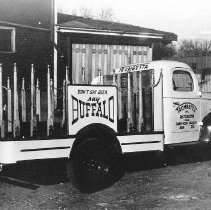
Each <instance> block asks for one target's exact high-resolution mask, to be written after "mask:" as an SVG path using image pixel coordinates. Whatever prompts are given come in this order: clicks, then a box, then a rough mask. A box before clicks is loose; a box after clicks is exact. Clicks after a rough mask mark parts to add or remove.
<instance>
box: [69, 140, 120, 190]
mask: <svg viewBox="0 0 211 210" xmlns="http://www.w3.org/2000/svg"><path fill="white" fill-rule="evenodd" d="M118 159H119V158H118V157H117V155H116V154H112V152H111V151H110V149H109V147H108V145H106V144H104V143H102V142H101V141H99V140H97V139H95V138H92V139H91V140H90V139H89V140H87V141H84V142H82V143H81V144H79V145H78V147H77V149H76V151H74V157H73V158H72V159H71V160H70V161H69V163H68V175H69V176H70V178H71V180H72V181H74V183H75V185H76V186H77V187H78V188H79V189H80V190H81V191H95V190H98V189H100V188H103V187H105V186H107V185H110V184H111V183H112V182H113V181H114V180H115V178H116V177H117V176H118V173H119V172H120V170H119V171H118V172H117V171H116V169H117V162H119V161H118Z"/></svg>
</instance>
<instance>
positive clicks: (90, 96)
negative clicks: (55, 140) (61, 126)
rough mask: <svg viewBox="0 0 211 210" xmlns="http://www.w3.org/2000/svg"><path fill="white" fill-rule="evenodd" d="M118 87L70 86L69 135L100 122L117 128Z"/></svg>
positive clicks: (114, 128)
mask: <svg viewBox="0 0 211 210" xmlns="http://www.w3.org/2000/svg"><path fill="white" fill-rule="evenodd" d="M116 95H117V93H116V87H105V86H104V87H103V86H78V85H75V86H74V85H73V86H68V125H69V135H74V134H76V133H77V132H78V131H79V130H80V129H82V128H83V127H85V126H87V125H89V124H93V123H100V124H105V125H107V126H109V127H111V128H112V129H113V130H115V131H116V130H117V96H116Z"/></svg>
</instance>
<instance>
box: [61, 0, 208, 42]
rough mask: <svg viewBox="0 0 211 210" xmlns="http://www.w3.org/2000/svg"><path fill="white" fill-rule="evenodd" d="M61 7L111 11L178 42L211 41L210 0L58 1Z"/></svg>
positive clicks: (66, 10) (122, 18) (67, 9)
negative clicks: (109, 9)
mask: <svg viewBox="0 0 211 210" xmlns="http://www.w3.org/2000/svg"><path fill="white" fill-rule="evenodd" d="M57 5H58V9H59V10H62V11H63V12H66V13H69V12H71V11H73V10H76V11H80V9H81V8H89V9H92V11H93V13H94V14H95V15H96V14H97V13H98V12H99V11H100V10H101V9H103V8H111V9H112V10H113V13H114V15H115V17H116V19H117V20H118V21H119V22H122V23H128V24H132V25H137V26H141V27H146V28H152V29H156V30H163V31H168V32H173V33H175V34H177V35H178V40H181V39H209V40H211V1H210V0H127V1H126V0H75V1H73V0H57Z"/></svg>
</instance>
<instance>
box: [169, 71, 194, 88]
mask: <svg viewBox="0 0 211 210" xmlns="http://www.w3.org/2000/svg"><path fill="white" fill-rule="evenodd" d="M172 80H173V81H172V85H173V90H175V91H184V92H189V91H193V89H194V86H193V79H192V77H191V74H190V73H189V72H187V71H182V70H176V71H174V72H173V78H172Z"/></svg>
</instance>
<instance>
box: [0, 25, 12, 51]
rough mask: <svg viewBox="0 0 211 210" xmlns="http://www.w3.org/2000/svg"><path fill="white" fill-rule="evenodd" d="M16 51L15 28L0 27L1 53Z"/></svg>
mask: <svg viewBox="0 0 211 210" xmlns="http://www.w3.org/2000/svg"><path fill="white" fill-rule="evenodd" d="M14 51H15V28H10V27H0V52H14Z"/></svg>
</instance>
